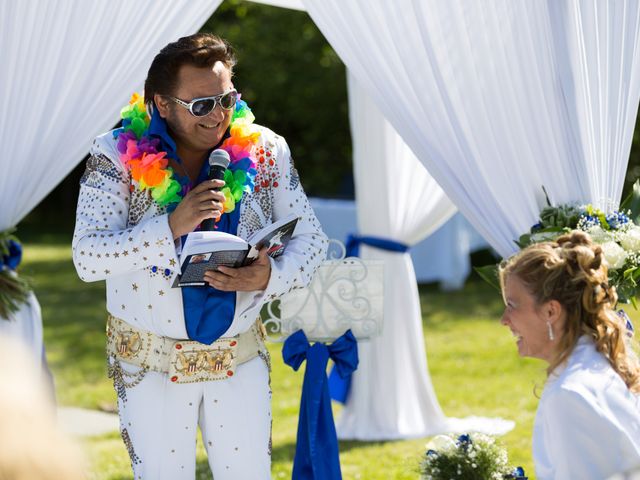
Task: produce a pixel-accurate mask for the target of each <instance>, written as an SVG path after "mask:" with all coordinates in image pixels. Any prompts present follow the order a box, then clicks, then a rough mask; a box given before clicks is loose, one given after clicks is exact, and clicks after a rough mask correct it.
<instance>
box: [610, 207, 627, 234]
mask: <svg viewBox="0 0 640 480" xmlns="http://www.w3.org/2000/svg"><path fill="white" fill-rule="evenodd" d="M606 219H607V224H608V225H609V228H611V229H612V230H619V229H621V228H624V227H626V226H627V225H629V222H630V221H631V220H630V219H629V216H628V215H626V214H625V213H624V212H618V211H614V212H612V213H610V214H609V215H607V216H606Z"/></svg>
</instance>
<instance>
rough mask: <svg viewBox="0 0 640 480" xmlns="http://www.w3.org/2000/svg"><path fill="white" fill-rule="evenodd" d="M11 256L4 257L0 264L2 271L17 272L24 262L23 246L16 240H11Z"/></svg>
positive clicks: (1, 258)
mask: <svg viewBox="0 0 640 480" xmlns="http://www.w3.org/2000/svg"><path fill="white" fill-rule="evenodd" d="M8 243H9V254H8V255H2V257H0V260H2V264H0V270H4V269H5V268H8V269H9V270H15V269H16V268H18V265H20V262H21V261H22V245H20V244H19V243H18V242H16V241H15V240H9V242H8Z"/></svg>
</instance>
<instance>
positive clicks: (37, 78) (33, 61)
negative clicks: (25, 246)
mask: <svg viewBox="0 0 640 480" xmlns="http://www.w3.org/2000/svg"><path fill="white" fill-rule="evenodd" d="M221 1H222V0H172V1H171V2H157V1H153V0H146V1H136V2H131V1H127V0H111V1H109V2H85V1H75V0H49V1H46V2H38V1H35V0H24V1H22V0H21V1H18V2H16V1H13V0H0V65H2V69H1V70H0V105H2V108H0V143H1V144H2V155H0V172H1V173H0V231H2V230H5V229H7V228H9V227H13V226H15V225H16V224H17V223H18V222H19V221H20V220H21V219H22V218H23V217H24V216H25V215H26V214H27V213H28V212H29V211H30V210H31V209H32V208H33V207H35V206H36V205H37V204H38V203H39V202H40V201H41V200H42V199H43V198H44V197H45V196H46V195H47V194H48V193H49V192H50V191H51V190H52V189H53V188H54V187H55V186H56V185H57V184H58V183H59V182H60V181H61V180H62V179H63V178H64V177H65V176H66V175H67V174H68V173H69V171H70V170H72V169H73V167H75V166H76V165H77V164H78V162H79V161H80V160H81V159H82V157H83V156H84V155H85V154H86V152H88V150H89V146H90V145H91V141H92V139H93V138H94V137H95V136H96V135H98V134H99V133H101V132H104V131H106V130H108V129H109V128H111V127H113V126H114V125H115V123H116V122H117V119H118V114H119V111H120V108H121V107H122V106H123V105H125V104H126V103H127V102H128V100H129V96H130V95H131V93H132V92H133V91H135V90H138V91H140V93H142V92H141V88H142V84H143V81H144V78H145V76H146V72H147V69H148V68H149V65H150V64H151V60H152V59H153V57H154V56H155V55H156V53H157V52H158V51H159V50H160V48H162V47H163V46H164V45H165V44H167V43H168V42H170V41H172V40H176V39H177V38H179V37H181V36H183V35H186V34H190V33H193V32H195V31H197V30H198V28H200V26H201V25H202V24H204V22H205V21H206V20H207V19H208V18H209V16H210V15H211V13H212V12H213V11H214V10H215V9H216V8H217V6H218V5H219V4H220V3H221ZM0 332H1V333H8V334H11V335H14V336H17V337H20V338H22V339H23V340H24V341H25V343H27V344H28V345H30V346H31V348H32V350H34V352H35V354H36V355H37V356H38V358H39V357H40V354H41V351H42V320H41V316H40V307H39V305H38V302H37V299H36V297H35V295H33V294H32V295H31V297H30V299H29V302H28V303H27V304H25V305H24V306H23V307H22V308H21V309H20V311H18V312H17V314H15V315H14V316H13V317H12V319H11V321H6V320H4V319H1V318H0Z"/></svg>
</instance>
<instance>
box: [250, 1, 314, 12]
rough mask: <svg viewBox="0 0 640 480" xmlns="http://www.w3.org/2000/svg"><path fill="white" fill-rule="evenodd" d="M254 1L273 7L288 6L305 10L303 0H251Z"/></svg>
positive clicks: (292, 8) (291, 8)
mask: <svg viewBox="0 0 640 480" xmlns="http://www.w3.org/2000/svg"><path fill="white" fill-rule="evenodd" d="M249 1H251V2H253V3H262V4H264V5H271V6H272V7H281V8H288V9H290V10H304V9H305V8H304V5H302V1H301V0H249Z"/></svg>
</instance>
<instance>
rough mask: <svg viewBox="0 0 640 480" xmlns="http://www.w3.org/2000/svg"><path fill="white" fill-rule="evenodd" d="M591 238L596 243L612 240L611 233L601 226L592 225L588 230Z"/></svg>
mask: <svg viewBox="0 0 640 480" xmlns="http://www.w3.org/2000/svg"><path fill="white" fill-rule="evenodd" d="M588 233H589V236H590V237H591V240H593V241H594V242H595V243H606V242H610V241H611V240H612V237H611V234H610V233H609V232H607V231H605V230H603V229H602V227H600V226H596V227H592V228H590V229H589V231H588Z"/></svg>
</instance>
